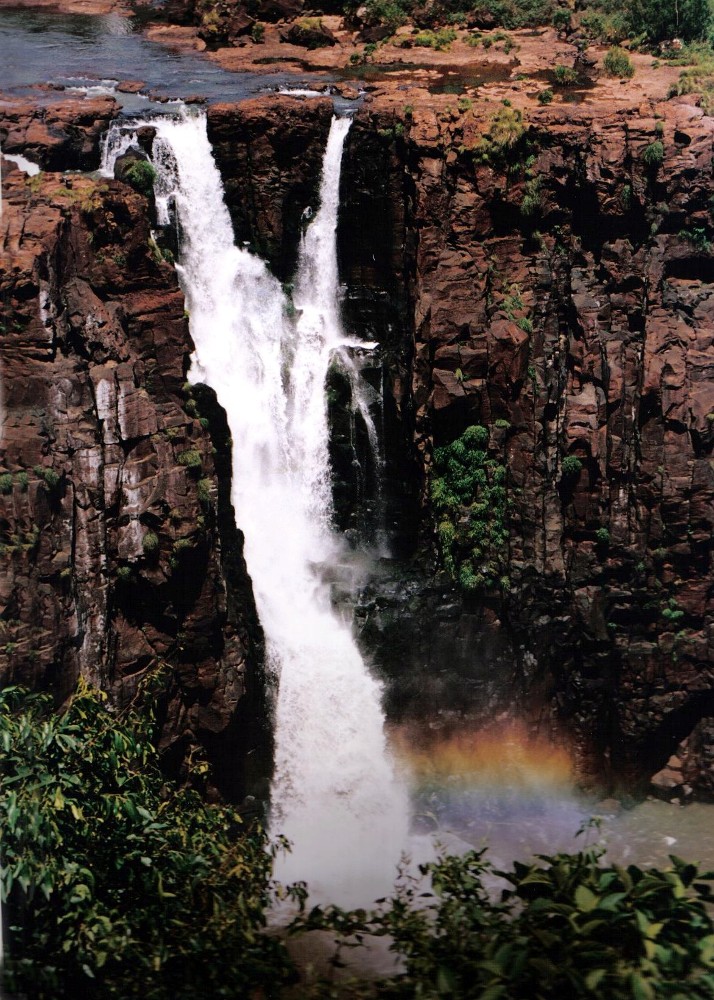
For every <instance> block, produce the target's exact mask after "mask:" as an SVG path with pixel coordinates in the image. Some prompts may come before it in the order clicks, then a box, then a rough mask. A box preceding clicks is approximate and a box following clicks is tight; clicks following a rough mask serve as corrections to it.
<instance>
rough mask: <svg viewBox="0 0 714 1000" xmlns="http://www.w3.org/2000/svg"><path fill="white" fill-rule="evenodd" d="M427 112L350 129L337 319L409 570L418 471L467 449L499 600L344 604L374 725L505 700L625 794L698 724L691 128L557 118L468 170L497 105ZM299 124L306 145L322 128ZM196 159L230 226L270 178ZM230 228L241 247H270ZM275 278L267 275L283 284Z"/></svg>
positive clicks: (406, 590)
mask: <svg viewBox="0 0 714 1000" xmlns="http://www.w3.org/2000/svg"><path fill="white" fill-rule="evenodd" d="M430 103H431V104H432V107H431V108H426V107H424V105H423V104H421V105H420V104H416V105H415V106H414V107H413V108H412V107H410V106H405V105H404V104H403V103H402V99H400V97H399V95H398V94H397V93H395V92H394V91H393V92H392V94H391V95H390V94H387V95H385V96H384V97H382V98H379V97H377V98H375V99H374V100H373V102H372V103H371V105H369V104H368V106H367V107H366V108H365V109H364V110H363V111H362V112H360V113H359V114H358V117H357V122H356V124H355V126H354V128H353V130H352V133H351V136H350V140H349V144H348V149H347V152H346V160H345V170H344V179H343V209H342V215H341V224H340V226H341V232H340V245H341V257H342V269H343V279H344V281H345V282H346V285H347V298H346V304H345V307H346V312H347V318H348V324H351V325H352V326H353V327H357V328H361V329H362V331H363V332H365V333H366V334H367V335H368V336H377V337H378V338H379V339H380V340H381V341H382V343H383V347H384V353H385V359H386V363H387V366H388V370H389V374H390V377H391V387H392V399H391V401H388V402H387V410H388V413H389V414H391V418H392V420H391V424H392V432H391V447H392V449H397V450H399V449H402V455H401V458H399V457H397V456H395V455H392V456H391V457H392V468H393V469H399V474H400V475H401V476H402V483H404V477H408V476H409V464H408V463H409V459H408V456H407V458H406V460H405V456H404V454H403V451H404V441H405V440H406V439H407V438H410V439H411V446H412V449H413V451H412V459H413V461H414V464H413V465H412V467H411V473H412V483H411V489H412V491H413V489H414V479H415V477H416V480H417V484H418V483H420V484H421V490H422V496H423V499H424V507H423V520H422V531H421V535H420V537H419V540H418V544H417V545H416V551H417V554H418V553H419V552H421V553H422V556H423V554H424V553H425V550H429V548H431V549H432V552H433V551H434V549H435V548H436V547H435V546H434V545H433V544H431V543H430V532H431V531H432V530H433V520H432V513H431V510H430V507H429V503H428V480H429V475H430V469H431V462H432V454H433V448H434V446H435V445H440V444H444V443H448V442H449V441H450V440H452V439H454V438H455V437H456V436H458V435H459V434H460V433H461V431H463V430H464V428H465V427H467V426H468V425H470V424H481V425H483V426H485V427H486V428H488V430H489V445H488V448H489V452H490V454H491V455H493V456H495V457H497V458H498V460H499V461H500V462H502V463H503V464H504V465H505V467H506V469H507V475H508V495H509V515H508V521H509V542H508V546H507V552H506V554H505V560H506V573H505V576H506V577H507V580H505V581H504V582H503V585H502V586H500V587H496V588H493V587H492V588H490V589H489V588H486V589H485V590H481V591H480V592H478V593H474V594H459V593H458V590H457V589H456V590H455V589H454V588H453V587H452V586H451V585H450V583H449V581H448V579H446V578H445V575H444V574H441V575H437V576H436V577H433V576H432V575H431V573H430V571H428V570H427V571H426V572H425V571H424V562H423V559H422V561H421V562H419V566H418V568H417V569H416V570H415V568H414V565H413V564H412V565H411V566H410V567H402V569H401V570H400V572H399V573H397V574H396V575H395V577H394V578H393V579H392V580H391V582H388V583H387V584H386V585H385V583H384V581H382V583H381V584H378V585H376V586H375V587H374V588H373V589H372V590H371V591H370V592H369V593H368V595H367V598H366V600H365V602H364V605H363V606H362V607H361V608H359V609H358V613H359V614H360V621H361V622H362V629H363V637H364V639H365V642H367V644H368V645H370V646H371V647H372V649H373V651H374V652H375V655H376V658H377V660H378V662H380V663H381V665H382V667H383V669H384V670H385V672H386V673H387V674H389V675H391V676H392V679H393V681H394V682H395V692H396V693H395V697H394V701H393V706H392V707H393V711H394V712H395V714H397V715H400V714H401V715H402V716H404V715H406V716H408V715H409V714H414V713H416V714H419V713H420V712H422V711H423V712H424V713H426V712H428V711H430V710H431V709H432V708H433V699H434V698H435V697H436V698H437V699H439V698H440V699H441V700H442V704H443V705H444V707H445V708H446V709H448V710H450V711H451V710H457V711H458V712H459V713H461V714H466V715H476V716H478V715H479V714H484V715H485V714H488V713H490V712H492V711H493V710H494V708H495V707H497V706H499V705H500V706H508V705H509V704H510V703H512V701H513V698H514V691H515V698H516V700H517V701H518V702H520V711H522V712H524V713H525V714H527V715H529V716H530V717H531V718H534V719H535V718H541V719H542V718H543V713H544V712H545V716H546V718H550V720H551V722H553V723H554V724H556V725H557V726H558V727H562V725H563V723H565V725H566V728H567V729H568V730H569V731H570V733H571V735H572V737H573V739H574V741H575V745H576V748H577V751H578V757H579V761H580V767H581V772H582V773H583V775H594V774H596V775H599V776H607V775H608V774H611V775H612V776H613V777H615V778H626V779H627V780H628V781H632V780H636V781H637V780H642V779H643V778H645V777H647V776H648V775H649V774H651V773H652V772H653V771H654V770H656V769H657V767H658V766H660V765H661V764H662V763H663V762H664V760H666V758H667V757H668V755H669V753H670V752H672V751H673V750H674V748H675V747H676V745H677V743H678V742H679V741H680V740H681V739H682V738H683V737H686V736H687V735H688V734H689V733H690V732H691V731H692V729H693V728H695V727H697V726H698V729H697V731H699V730H701V729H702V726H701V725H699V720H700V719H703V718H707V717H709V716H711V715H712V714H714V693H713V687H712V682H713V681H714V677H713V676H712V669H711V663H712V645H711V643H712V638H711V634H712V633H711V628H712V599H711V583H710V574H711V563H710V558H711V533H712V519H713V517H714V507H713V505H712V499H713V492H712V488H713V485H714V482H713V479H712V470H711V464H710V453H711V444H712V434H713V433H714V384H713V383H712V370H711V359H710V354H711V337H712V330H713V329H714V323H713V315H712V313H713V310H714V294H713V293H712V278H713V276H714V271H712V263H711V255H710V252H709V248H708V246H707V238H706V234H707V233H708V232H709V231H710V226H711V223H710V210H711V209H710V203H709V200H710V192H711V188H710V185H711V173H712V141H713V137H714V123H713V122H712V120H711V119H709V118H707V117H706V116H704V115H703V114H702V112H701V110H700V109H699V108H697V107H696V105H695V104H693V103H690V102H687V101H685V100H679V101H674V102H671V101H670V102H662V103H660V104H657V105H654V104H650V105H645V106H643V107H640V108H637V109H632V108H625V109H623V110H621V111H619V112H618V111H612V110H611V109H610V108H608V107H606V106H602V105H600V106H595V107H592V106H589V107H579V106H577V105H571V106H564V105H559V106H558V107H557V108H543V109H538V110H537V111H536V110H532V111H531V112H530V113H529V115H528V121H527V123H526V131H525V132H524V134H523V136H522V141H521V140H520V139H519V140H518V141H516V142H514V146H513V149H512V150H510V149H509V150H507V151H506V153H505V155H504V156H503V157H502V158H499V155H498V151H497V150H496V153H495V155H493V154H492V155H491V158H490V160H489V158H488V156H482V155H480V154H481V151H482V149H483V147H482V146H480V145H479V143H480V140H481V137H482V136H483V135H484V134H486V133H487V132H489V129H490V128H491V126H492V122H493V116H494V114H495V113H497V112H498V110H499V106H498V105H496V106H494V105H490V106H489V105H488V104H486V103H483V104H477V105H475V106H473V107H472V106H471V102H464V103H465V104H467V105H468V106H464V107H462V109H461V110H457V109H456V108H455V107H454V103H455V102H454V101H453V100H452V101H449V100H448V99H447V98H442V99H441V100H439V99H432V101H431V102H430ZM304 109H305V110H304V112H303V116H302V118H303V121H302V124H301V125H300V132H301V134H302V135H304V129H305V127H306V126H307V125H308V124H309V123H312V128H313V132H314V136H315V140H314V141H315V143H317V142H319V141H320V139H321V136H322V132H323V130H324V124H323V122H322V115H323V112H322V111H321V110H320V105H319V102H317V103H313V105H312V109H309V106H307V105H305V106H304ZM254 114H255V111H254V109H253V110H251V113H250V115H251V116H254ZM237 116H238V117H241V112H240V111H238V112H237ZM245 121H247V118H246V119H245ZM516 128H517V125H516ZM659 141H661V142H662V144H663V152H664V160H663V162H662V163H661V164H656V163H655V164H652V163H650V164H649V165H648V163H647V156H646V155H643V154H644V151H645V150H646V149H647V148H648V147H649V146H651V145H652V144H653V143H655V142H659ZM264 148H265V149H267V148H268V147H267V145H266V146H265V147H264ZM217 152H218V156H219V161H220V164H221V167H222V169H223V171H224V174H225V175H226V177H227V183H228V188H229V190H230V189H231V187H230V186H231V183H234V184H238V183H239V180H238V178H239V177H240V178H242V180H241V181H240V184H241V185H242V190H241V195H240V199H239V200H240V203H241V204H244V203H245V201H246V188H247V189H248V191H250V192H252V194H251V195H250V196H249V197H248V199H247V200H248V201H250V198H251V197H252V198H254V199H255V198H258V197H259V192H260V191H261V190H262V185H263V178H264V177H266V178H270V177H274V176H275V175H276V169H277V168H276V160H275V157H272V158H271V157H270V155H267V154H266V155H265V156H264V157H263V159H262V160H261V161H260V163H257V162H256V163H254V164H253V170H252V172H251V173H250V174H247V173H246V172H245V171H244V170H240V169H236V167H235V165H234V161H233V160H232V159H231V158H229V157H227V156H226V157H223V156H221V152H222V151H221V147H220V145H219V147H218V149H217ZM273 204H274V206H275V207H277V206H276V203H275V202H273ZM236 210H238V209H237V206H236ZM247 224H249V225H250V226H252V229H249V234H250V235H249V238H252V239H254V240H255V241H256V243H258V244H260V242H261V241H262V242H263V245H266V240H267V238H268V237H269V236H270V235H272V234H275V233H276V232H277V231H278V227H277V226H276V224H275V223H271V224H270V226H266V225H265V223H263V222H261V220H260V219H259V218H258V217H257V216H256V215H254V216H253V217H252V219H250V220H247ZM285 254H287V255H288V260H289V259H290V255H291V254H292V247H290V246H289V245H288V244H287V243H283V244H282V249H281V250H280V251H277V250H275V249H273V250H272V251H271V256H272V259H273V260H274V262H275V264H276V265H277V266H278V267H279V269H280V271H281V272H282V273H285V268H286V265H285ZM288 270H289V268H288ZM400 428H401V430H400ZM568 457H570V458H571V461H570V462H568V461H567V459H568ZM573 459H577V461H573ZM406 485H407V494H408V492H409V488H410V484H409V483H407V484H406ZM413 541H414V539H413ZM380 587H381V589H380ZM455 602H456V603H455ZM699 743H701V740H700V741H699V742H697V740H696V739H695V740H694V744H696V745H697V746H698V745H699ZM689 772H690V773H689V776H690V779H691V777H692V773H693V772H696V762H694V761H692V762H690V765H689Z"/></svg>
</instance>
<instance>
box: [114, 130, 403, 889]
mask: <svg viewBox="0 0 714 1000" xmlns="http://www.w3.org/2000/svg"><path fill="white" fill-rule="evenodd" d="M151 124H152V125H153V126H154V127H155V128H156V129H157V138H156V140H155V144H154V164H155V166H156V167H157V170H158V177H157V182H156V195H157V207H158V210H159V213H160V215H161V214H163V220H164V221H166V220H167V218H168V206H169V205H171V204H172V203H173V206H174V208H175V212H176V215H177V218H178V223H179V227H180V232H181V253H180V265H179V267H178V270H179V275H180V280H181V284H182V286H183V289H184V292H185V295H186V299H187V307H188V309H189V313H190V327H191V336H192V338H193V341H194V344H195V353H194V355H193V359H192V367H191V371H190V373H189V377H190V379H191V381H193V382H205V383H206V384H208V385H210V386H211V387H212V388H213V389H214V390H215V392H216V394H217V396H218V399H219V401H220V403H221V405H222V406H223V407H224V408H225V410H226V413H227V416H228V422H229V425H230V429H231V434H232V438H233V492H232V499H233V504H234V507H235V511H236V519H237V522H238V525H239V527H240V528H241V530H242V531H243V532H244V534H245V556H246V561H247V564H248V570H249V573H250V575H251V578H252V581H253V588H254V592H255V599H256V604H257V608H258V613H259V616H260V621H261V624H262V626H263V629H264V632H265V637H266V647H267V654H268V657H269V665H270V667H271V668H272V669H273V670H274V672H275V675H276V677H278V679H279V680H278V693H277V698H276V704H275V775H274V782H273V788H272V807H271V808H272V816H271V827H272V831H273V833H274V834H278V833H282V834H284V835H285V836H286V837H287V838H288V839H289V840H290V841H291V842H292V844H293V849H292V852H291V854H290V855H288V856H286V857H285V858H282V859H279V861H278V863H277V871H276V875H277V876H278V877H279V878H280V879H281V880H282V881H284V882H290V881H295V880H305V881H307V883H308V885H309V887H310V891H311V895H312V896H314V897H317V898H318V899H323V900H331V901H333V902H335V903H338V904H342V905H360V904H364V903H368V902H370V901H372V900H373V899H374V898H376V897H377V896H379V895H381V894H383V893H384V892H386V891H389V889H390V888H391V886H392V884H393V881H394V877H395V874H396V865H397V863H398V862H399V858H400V852H401V851H402V849H403V848H404V846H405V844H406V841H407V822H408V820H407V816H408V810H407V796H406V791H405V789H404V788H403V787H402V785H401V783H400V781H399V780H398V779H397V777H396V775H395V772H394V769H393V766H392V763H391V760H390V757H389V753H388V750H387V746H386V741H385V735H384V719H383V715H382V711H381V706H380V696H381V691H380V686H379V684H378V683H377V682H376V681H375V680H374V679H373V678H372V677H371V676H370V674H369V672H368V670H367V668H366V666H365V664H364V662H363V660H362V658H361V656H360V654H359V651H358V649H357V647H356V644H355V641H354V639H353V636H352V634H351V629H350V626H349V624H346V623H345V622H343V621H342V620H341V619H340V617H339V616H338V614H337V613H336V612H335V611H334V609H333V608H332V606H331V602H330V592H329V585H328V583H327V582H326V581H325V579H323V572H322V569H323V567H328V568H329V567H330V565H331V564H332V563H333V562H334V561H335V560H336V559H337V558H338V557H339V543H338V541H337V539H336V538H335V537H334V536H333V534H332V532H331V529H330V517H331V487H330V468H329V459H328V424H327V403H326V394H325V379H326V375H327V371H328V367H329V365H330V362H331V359H333V357H334V356H335V355H336V354H337V353H338V352H340V351H342V352H343V353H345V354H346V356H348V353H349V352H348V351H347V350H346V349H347V348H348V347H349V342H348V339H347V338H346V337H345V335H344V333H343V330H342V327H341V324H340V318H339V301H338V275H337V258H336V247H335V231H336V225H337V210H338V197H339V179H340V165H341V159H342V149H343V144H344V140H345V136H346V134H347V131H348V129H349V126H350V120H349V119H346V118H335V119H334V120H333V123H332V127H331V130H330V135H329V139H328V144H327V149H326V151H325V156H324V163H323V177H322V183H321V191H320V201H321V204H320V209H319V211H318V212H317V214H316V215H315V217H314V219H313V221H312V222H311V223H310V225H309V226H308V228H307V231H306V234H305V237H304V239H303V243H302V247H301V250H300V259H299V264H298V270H297V275H296V279H295V283H294V293H293V300H292V302H290V301H289V299H288V298H287V297H286V294H285V292H284V290H283V288H282V286H281V285H280V283H279V282H278V281H277V280H276V279H275V278H274V277H273V276H272V275H271V274H270V272H269V271H268V269H267V267H266V266H265V264H264V263H263V262H262V261H261V260H260V259H259V258H257V257H256V256H254V255H253V254H251V253H249V252H248V251H246V250H244V249H240V248H238V247H236V246H235V244H234V235H233V230H232V226H231V220H230V216H229V214H228V210H227V208H226V206H225V204H224V201H223V187H222V183H221V178H220V175H219V173H218V170H217V168H216V166H215V164H214V161H213V156H212V152H211V148H210V144H209V142H208V139H207V136H206V125H205V118H203V116H196V117H188V116H186V117H184V118H182V119H180V120H175V119H174V120H172V119H154V120H152V123H151ZM110 145H111V146H112V148H113V149H114V150H117V151H118V150H119V149H121V147H122V146H123V145H124V143H122V142H121V140H116V141H113V142H112V143H111V144H110ZM110 166H111V162H110V159H108V160H106V161H105V169H107V170H109V168H110ZM328 575H329V574H328Z"/></svg>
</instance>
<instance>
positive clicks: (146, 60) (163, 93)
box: [0, 8, 329, 111]
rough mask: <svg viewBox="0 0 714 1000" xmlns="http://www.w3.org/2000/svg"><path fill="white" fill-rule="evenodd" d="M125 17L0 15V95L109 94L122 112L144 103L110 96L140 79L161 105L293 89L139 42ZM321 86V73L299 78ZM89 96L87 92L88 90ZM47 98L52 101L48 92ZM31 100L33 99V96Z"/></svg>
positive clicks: (269, 77) (274, 78) (265, 76)
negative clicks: (42, 89) (41, 87)
mask: <svg viewBox="0 0 714 1000" xmlns="http://www.w3.org/2000/svg"><path fill="white" fill-rule="evenodd" d="M139 28H140V26H139V24H138V23H137V22H136V21H135V20H132V19H131V18H126V17H119V16H118V15H115V14H111V15H106V16H98V15H90V14H61V13H57V12H53V11H47V10H33V9H27V8H23V9H19V8H10V9H7V8H3V9H2V10H0V52H2V57H3V58H2V66H1V67H0V91H2V92H3V93H6V94H22V93H24V92H26V91H27V90H28V89H29V88H31V87H34V86H37V85H38V84H50V85H52V86H55V87H59V88H67V90H69V91H70V92H72V88H77V89H78V90H84V89H87V88H100V89H99V91H96V90H95V91H94V92H95V93H96V92H99V93H101V92H105V93H108V92H111V93H112V94H113V96H116V97H117V99H118V100H120V101H121V103H122V104H123V106H124V108H125V110H126V111H137V110H140V111H145V110H146V109H147V101H146V98H145V97H141V96H136V95H133V94H121V93H119V94H115V93H114V86H115V84H116V83H117V82H120V81H129V80H131V81H141V82H142V83H143V85H144V86H143V88H142V90H143V91H144V92H145V93H147V94H151V95H155V96H156V97H157V98H159V99H161V100H166V99H172V100H177V99H186V98H191V97H195V98H203V99H205V100H206V101H208V102H217V101H237V100H243V99H245V98H247V97H252V96H253V95H255V94H258V93H265V92H266V91H270V90H275V89H277V88H279V87H281V86H285V85H287V84H294V83H295V81H296V77H295V74H294V73H288V72H284V71H283V72H280V71H278V72H270V73H266V72H260V73H230V72H228V71H227V70H224V69H222V68H221V67H220V66H218V65H216V64H215V63H213V62H212V61H211V60H210V59H207V58H205V57H204V56H202V55H201V54H200V53H192V52H177V51H175V50H174V49H171V48H169V47H167V46H164V45H161V44H159V43H157V42H154V41H150V40H149V39H147V38H145V37H143V36H142V34H141V33H140V30H139ZM300 81H301V82H302V81H304V82H305V83H313V84H316V83H322V84H323V85H324V84H325V83H326V82H329V80H328V77H326V76H325V75H324V74H312V75H308V76H303V75H301V76H300ZM90 92H91V91H90ZM49 95H50V96H52V97H56V93H55V92H54V91H49ZM33 96H35V97H36V95H33Z"/></svg>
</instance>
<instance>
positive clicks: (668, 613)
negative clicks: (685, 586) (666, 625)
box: [662, 597, 684, 623]
mask: <svg viewBox="0 0 714 1000" xmlns="http://www.w3.org/2000/svg"><path fill="white" fill-rule="evenodd" d="M662 617H663V618H664V619H665V620H666V621H668V622H672V623H675V622H679V621H681V620H682V618H684V612H683V611H682V609H681V608H680V607H679V605H678V604H677V601H676V599H675V598H674V597H670V599H669V601H668V602H667V607H666V608H663V609H662Z"/></svg>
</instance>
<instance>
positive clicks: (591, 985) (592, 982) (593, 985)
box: [585, 969, 607, 993]
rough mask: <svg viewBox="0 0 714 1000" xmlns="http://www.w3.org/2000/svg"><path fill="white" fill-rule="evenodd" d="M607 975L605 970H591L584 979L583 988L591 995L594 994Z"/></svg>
mask: <svg viewBox="0 0 714 1000" xmlns="http://www.w3.org/2000/svg"><path fill="white" fill-rule="evenodd" d="M606 975H607V969H592V971H590V972H588V974H587V976H586V977H585V986H586V987H587V988H588V989H589V990H590V992H591V993H596V992H597V988H598V986H599V985H600V983H601V982H602V981H603V979H604V978H605V976H606Z"/></svg>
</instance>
